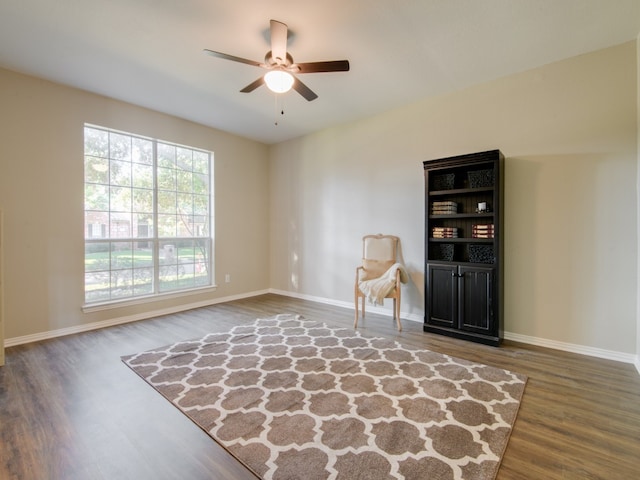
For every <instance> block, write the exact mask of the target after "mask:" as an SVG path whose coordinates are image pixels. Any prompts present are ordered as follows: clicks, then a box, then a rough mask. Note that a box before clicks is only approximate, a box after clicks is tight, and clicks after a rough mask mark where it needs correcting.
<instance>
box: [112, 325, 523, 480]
mask: <svg viewBox="0 0 640 480" xmlns="http://www.w3.org/2000/svg"><path fill="white" fill-rule="evenodd" d="M123 360H124V361H125V363H126V364H127V365H128V366H129V367H130V368H132V369H133V370H134V371H135V372H136V373H138V374H139V375H140V376H141V377H142V378H144V379H145V380H146V381H147V382H148V383H149V384H150V385H151V386H153V387H154V388H155V389H156V390H157V391H158V392H160V393H161V394H162V395H164V396H165V397H166V398H167V399H168V400H170V401H171V402H172V403H173V404H174V405H175V406H176V407H178V408H179V409H180V410H181V411H182V412H184V413H185V414H186V415H187V416H188V417H189V418H190V419H191V420H193V421H194V422H195V423H196V424H197V425H199V426H200V427H201V428H202V429H204V431H206V432H207V433H208V434H209V435H210V436H211V437H212V438H213V439H215V440H216V441H217V442H218V443H220V444H221V445H222V446H223V447H224V448H226V449H227V450H228V451H229V452H230V453H231V454H233V455H234V456H235V457H236V458H237V459H238V460H240V461H241V462H242V463H243V464H245V465H246V466H247V467H248V468H249V469H251V470H252V471H253V472H254V473H255V474H257V475H258V476H259V477H261V478H264V479H298V478H300V479H302V478H304V479H305V480H313V479H344V480H347V479H348V480H354V479H367V480H372V479H395V478H406V479H425V478H437V479H493V478H495V475H496V473H497V470H498V466H499V464H500V460H501V457H502V454H503V453H504V449H505V447H506V445H507V442H508V439H509V435H510V433H511V429H512V426H513V423H514V421H515V418H516V415H517V412H518V407H519V404H520V399H521V397H522V394H523V392H524V387H525V383H526V377H524V376H523V375H520V374H516V373H512V372H509V371H506V370H502V369H498V368H493V367H489V366H486V365H481V364H478V363H473V362H468V361H465V360H461V359H457V358H453V357H450V356H447V355H442V354H439V353H435V352H431V351H428V350H424V349H421V348H417V347H415V346H406V345H405V346H403V345H400V344H399V343H398V342H395V341H391V340H388V339H383V338H368V337H366V336H363V335H360V333H359V332H357V331H354V330H352V329H347V328H335V327H329V326H327V325H325V324H324V323H320V322H317V321H312V320H306V319H304V318H302V317H299V316H293V315H279V316H277V317H274V318H269V319H259V320H257V321H255V322H254V323H252V324H250V325H242V326H237V327H234V328H233V329H232V330H231V331H230V332H227V333H215V334H210V335H207V336H206V337H204V338H202V339H199V340H191V341H185V342H180V343H177V344H174V345H170V346H167V347H163V348H159V349H155V350H151V351H148V352H143V353H139V354H137V355H130V356H127V357H123Z"/></svg>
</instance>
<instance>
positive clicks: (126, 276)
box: [84, 126, 213, 304]
mask: <svg viewBox="0 0 640 480" xmlns="http://www.w3.org/2000/svg"><path fill="white" fill-rule="evenodd" d="M84 172H85V173H84V182H85V184H84V187H85V188H84V216H85V222H84V224H85V228H84V236H85V252H84V263H85V283H84V292H85V303H87V304H91V303H103V302H111V301H119V300H124V299H130V298H135V297H142V296H150V295H157V294H162V293H167V292H173V291H177V290H185V289H192V288H198V287H205V286H209V285H211V284H212V279H213V275H212V259H211V251H212V232H211V230H212V228H211V224H212V222H211V211H212V209H211V199H212V198H213V195H212V184H213V182H212V174H211V172H212V154H211V153H210V152H206V151H202V150H197V149H194V148H190V147H184V146H181V145H174V144H171V143H167V142H162V141H159V140H153V139H149V138H143V137H139V136H135V135H129V134H126V133H122V132H116V131H112V130H107V129H104V128H100V127H94V126H85V129H84Z"/></svg>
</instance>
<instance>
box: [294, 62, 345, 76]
mask: <svg viewBox="0 0 640 480" xmlns="http://www.w3.org/2000/svg"><path fill="white" fill-rule="evenodd" d="M295 66H297V67H298V68H299V70H297V73H319V72H348V71H349V60H334V61H331V62H308V63H297V64H296V65H295Z"/></svg>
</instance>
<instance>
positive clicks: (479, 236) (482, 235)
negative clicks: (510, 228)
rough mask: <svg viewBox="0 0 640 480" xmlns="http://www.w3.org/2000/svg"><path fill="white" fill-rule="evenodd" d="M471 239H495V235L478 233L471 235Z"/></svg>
mask: <svg viewBox="0 0 640 480" xmlns="http://www.w3.org/2000/svg"><path fill="white" fill-rule="evenodd" d="M471 238H494V236H493V233H476V232H473V233H472V234H471Z"/></svg>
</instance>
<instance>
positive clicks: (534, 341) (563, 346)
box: [504, 332, 640, 373]
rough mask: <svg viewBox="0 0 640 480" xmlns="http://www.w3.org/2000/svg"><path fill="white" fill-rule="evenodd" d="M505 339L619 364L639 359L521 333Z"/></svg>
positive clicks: (613, 351)
mask: <svg viewBox="0 0 640 480" xmlns="http://www.w3.org/2000/svg"><path fill="white" fill-rule="evenodd" d="M504 338H505V339H506V340H512V341H514V342H520V343H527V344H529V345H536V346H538V347H546V348H552V349H554V350H562V351H565V352H571V353H579V354H581V355H588V356H590V357H598V358H604V359H607V360H615V361H617V362H624V363H631V364H634V363H635V362H636V358H637V357H636V356H635V355H633V354H632V353H624V352H617V351H615V350H605V349H602V348H596V347H588V346H585V345H578V344H575V343H566V342H558V341H556V340H548V339H546V338H540V337H531V336H529V335H520V334H519V333H511V332H504ZM637 367H638V365H636V368H637ZM638 372H639V373H640V369H638Z"/></svg>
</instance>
